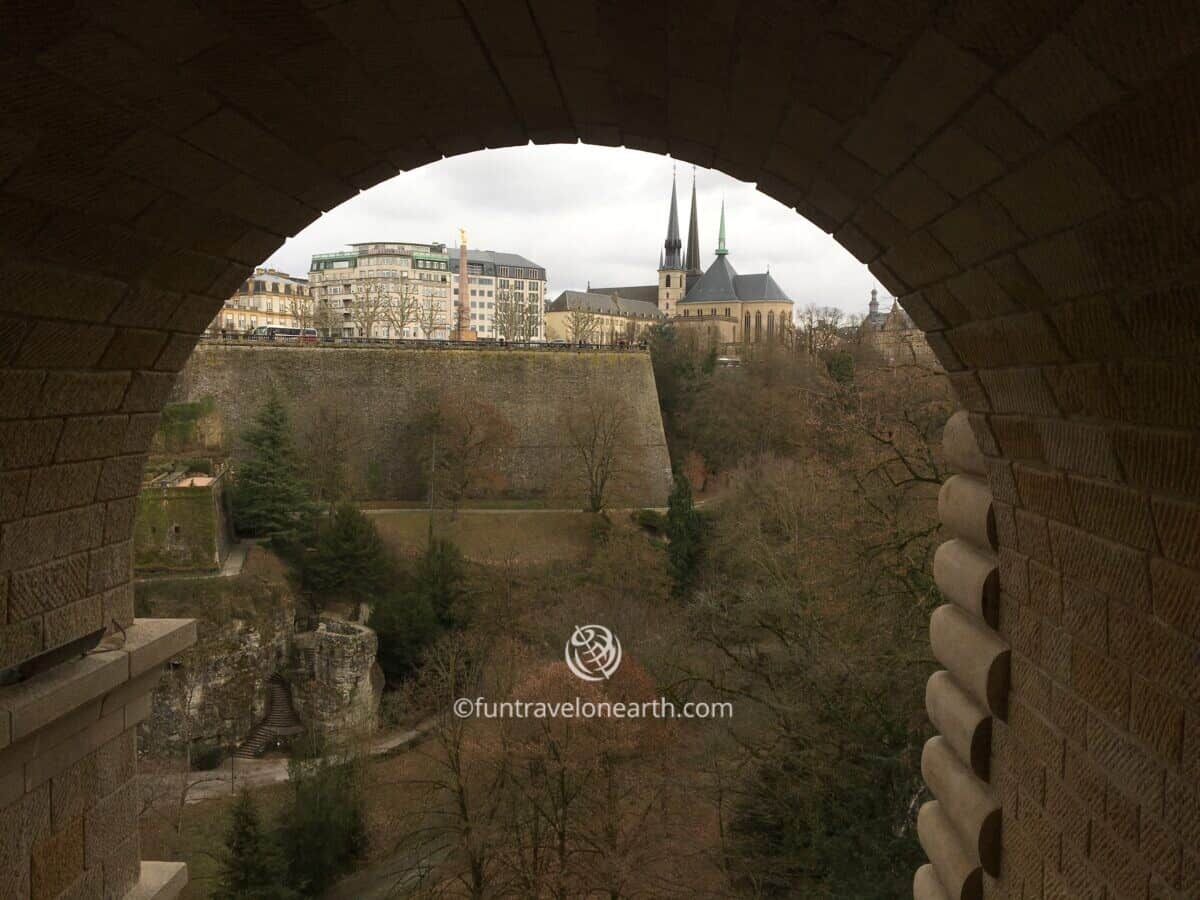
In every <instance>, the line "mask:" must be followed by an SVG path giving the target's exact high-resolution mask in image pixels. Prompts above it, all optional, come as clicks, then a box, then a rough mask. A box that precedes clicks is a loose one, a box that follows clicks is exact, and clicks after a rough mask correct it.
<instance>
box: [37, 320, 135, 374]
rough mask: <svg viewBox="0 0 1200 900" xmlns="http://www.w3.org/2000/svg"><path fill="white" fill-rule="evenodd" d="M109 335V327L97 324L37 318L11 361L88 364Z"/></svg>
mask: <svg viewBox="0 0 1200 900" xmlns="http://www.w3.org/2000/svg"><path fill="white" fill-rule="evenodd" d="M112 336H113V329H112V328H108V327H105V326H101V325H79V324H76V323H74V322H58V321H55V322H50V321H39V322H37V323H36V324H34V326H33V327H32V328H31V329H29V331H28V333H26V335H25V339H24V341H23V342H22V344H21V349H20V350H19V351H18V353H17V356H16V358H15V359H14V360H13V363H14V365H17V366H20V367H22V368H43V369H87V368H91V367H93V366H95V365H96V364H97V363H98V362H99V361H100V357H101V356H103V355H104V351H105V349H106V348H107V347H108V342H109V341H110V340H112Z"/></svg>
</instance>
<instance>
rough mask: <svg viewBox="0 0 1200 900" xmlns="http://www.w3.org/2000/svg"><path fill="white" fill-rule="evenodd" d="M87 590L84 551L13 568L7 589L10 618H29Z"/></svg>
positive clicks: (62, 603) (75, 598) (85, 592)
mask: <svg viewBox="0 0 1200 900" xmlns="http://www.w3.org/2000/svg"><path fill="white" fill-rule="evenodd" d="M86 594H87V554H86V553H80V554H77V555H75V556H68V557H64V558H63V559H58V560H54V561H53V562H50V563H45V564H43V565H41V566H36V567H34V568H32V569H24V570H22V571H19V572H14V573H13V575H12V586H11V588H10V589H9V600H8V610H9V619H10V620H11V621H19V620H22V619H28V618H31V617H33V616H36V615H40V614H41V613H44V612H46V611H48V610H50V609H53V608H54V607H56V606H60V605H64V604H68V603H73V602H74V601H76V600H80V599H82V598H83V597H84V596H85V595H86Z"/></svg>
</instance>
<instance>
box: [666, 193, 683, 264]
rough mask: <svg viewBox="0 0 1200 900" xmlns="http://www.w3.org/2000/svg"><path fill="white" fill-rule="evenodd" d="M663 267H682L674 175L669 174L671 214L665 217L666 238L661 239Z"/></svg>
mask: <svg viewBox="0 0 1200 900" xmlns="http://www.w3.org/2000/svg"><path fill="white" fill-rule="evenodd" d="M663 251H664V255H663V265H662V268H664V269H682V268H683V242H682V241H681V240H679V203H678V201H677V200H676V198H675V175H674V174H672V175H671V215H670V217H669V218H668V219H667V239H666V240H665V241H663Z"/></svg>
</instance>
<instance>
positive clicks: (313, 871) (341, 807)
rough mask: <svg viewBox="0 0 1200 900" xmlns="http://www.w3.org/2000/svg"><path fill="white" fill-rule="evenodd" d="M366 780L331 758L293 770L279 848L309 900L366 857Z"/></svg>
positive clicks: (352, 766)
mask: <svg viewBox="0 0 1200 900" xmlns="http://www.w3.org/2000/svg"><path fill="white" fill-rule="evenodd" d="M361 775H362V773H361V772H360V767H359V764H358V763H356V762H345V761H341V760H334V759H331V758H330V757H328V756H322V757H317V758H316V759H312V760H296V759H293V760H292V761H291V762H290V763H289V764H288V782H289V785H290V787H291V793H290V794H289V797H288V801H287V803H286V805H285V807H284V809H283V811H282V813H281V815H280V819H279V826H278V834H279V845H280V847H281V848H282V851H283V857H284V860H285V861H286V863H287V875H286V878H287V882H288V884H289V885H290V886H291V887H293V888H295V889H296V890H298V891H300V892H301V893H302V894H303V895H304V896H315V895H318V894H320V893H321V892H322V891H324V890H325V889H326V888H327V887H329V886H330V885H331V884H333V883H334V882H335V881H337V880H338V878H340V877H341V876H342V875H344V874H346V872H348V871H349V870H350V869H351V868H352V867H353V865H354V863H355V861H356V860H358V859H360V858H361V857H362V855H363V854H364V853H365V852H366V829H365V826H364V822H363V799H362V785H361Z"/></svg>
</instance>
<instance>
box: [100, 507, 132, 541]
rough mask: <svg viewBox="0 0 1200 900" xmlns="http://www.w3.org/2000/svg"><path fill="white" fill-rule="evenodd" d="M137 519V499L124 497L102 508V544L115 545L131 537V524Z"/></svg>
mask: <svg viewBox="0 0 1200 900" xmlns="http://www.w3.org/2000/svg"><path fill="white" fill-rule="evenodd" d="M136 518H137V498H136V497H126V498H124V499H121V500H114V501H112V502H111V503H108V504H106V505H105V508H104V543H106V544H115V543H118V542H121V541H128V540H130V539H131V538H132V537H133V523H134V521H135V519H136Z"/></svg>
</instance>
